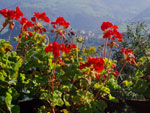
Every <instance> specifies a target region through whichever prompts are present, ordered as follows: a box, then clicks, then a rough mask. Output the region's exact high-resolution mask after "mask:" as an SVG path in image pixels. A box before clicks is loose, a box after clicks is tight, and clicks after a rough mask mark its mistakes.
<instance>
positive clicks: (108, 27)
mask: <svg viewBox="0 0 150 113" xmlns="http://www.w3.org/2000/svg"><path fill="white" fill-rule="evenodd" d="M101 29H102V30H103V31H105V33H104V36H103V38H108V39H109V40H110V39H112V40H115V39H116V38H117V39H118V41H119V42H122V34H121V33H119V32H118V31H117V29H118V26H116V25H113V24H112V23H110V22H103V23H102V25H101Z"/></svg>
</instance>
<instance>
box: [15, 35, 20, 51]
mask: <svg viewBox="0 0 150 113" xmlns="http://www.w3.org/2000/svg"><path fill="white" fill-rule="evenodd" d="M20 41H21V38H19V40H18V42H17V45H16V47H15V51H16V50H17V48H18V46H19V44H20Z"/></svg>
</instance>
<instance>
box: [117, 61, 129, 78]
mask: <svg viewBox="0 0 150 113" xmlns="http://www.w3.org/2000/svg"><path fill="white" fill-rule="evenodd" d="M126 64H127V63H124V64H123V66H122V68H121V69H120V71H119V74H118V76H117V78H116V80H118V78H119V77H120V74H121V72H122V70H123V69H124V67H125V66H126Z"/></svg>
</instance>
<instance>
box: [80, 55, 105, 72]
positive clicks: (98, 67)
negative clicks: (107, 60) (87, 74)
mask: <svg viewBox="0 0 150 113" xmlns="http://www.w3.org/2000/svg"><path fill="white" fill-rule="evenodd" d="M85 67H90V69H91V70H94V71H96V72H98V73H100V72H101V71H102V70H103V69H104V60H103V59H102V58H93V57H89V58H88V61H87V62H86V63H85V64H84V63H82V62H80V66H79V69H80V70H81V69H83V68H85Z"/></svg>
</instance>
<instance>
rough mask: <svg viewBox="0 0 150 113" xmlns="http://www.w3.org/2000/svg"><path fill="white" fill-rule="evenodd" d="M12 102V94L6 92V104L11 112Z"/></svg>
mask: <svg viewBox="0 0 150 113" xmlns="http://www.w3.org/2000/svg"><path fill="white" fill-rule="evenodd" d="M11 101H12V96H11V94H10V93H8V92H6V97H5V103H6V106H7V108H8V110H9V111H11Z"/></svg>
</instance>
